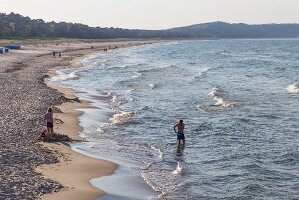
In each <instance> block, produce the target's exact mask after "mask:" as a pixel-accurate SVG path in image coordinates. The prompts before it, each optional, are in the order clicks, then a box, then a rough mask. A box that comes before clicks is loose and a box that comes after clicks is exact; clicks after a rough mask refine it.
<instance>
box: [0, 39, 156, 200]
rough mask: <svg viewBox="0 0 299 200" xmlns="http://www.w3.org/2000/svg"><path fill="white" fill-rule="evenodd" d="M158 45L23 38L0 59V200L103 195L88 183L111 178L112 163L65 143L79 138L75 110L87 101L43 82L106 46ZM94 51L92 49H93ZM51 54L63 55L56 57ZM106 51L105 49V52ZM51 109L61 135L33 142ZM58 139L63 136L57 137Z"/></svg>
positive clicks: (86, 105) (1, 41)
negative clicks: (80, 151) (73, 149)
mask: <svg viewBox="0 0 299 200" xmlns="http://www.w3.org/2000/svg"><path fill="white" fill-rule="evenodd" d="M153 42H156V41H105V42H104V41H90V40H85V41H81V40H80V41H78V40H51V41H48V40H25V41H24V40H22V41H3V40H0V44H4V43H20V44H21V45H22V50H14V51H11V52H10V53H8V54H3V55H0V84H1V86H2V87H1V88H0V93H1V94H2V95H0V101H1V104H2V106H1V107H0V125H1V126H0V127H1V128H0V153H1V159H0V167H1V170H2V171H1V172H0V179H1V183H0V197H1V198H0V199H28V200H29V199H37V198H41V199H73V200H79V199H84V200H85V199H96V197H98V196H100V195H102V194H104V193H103V191H101V190H99V189H97V188H94V187H93V186H91V185H90V183H89V180H90V179H91V178H94V177H100V176H103V175H109V174H111V173H113V171H114V170H115V169H116V167H117V166H116V165H115V164H113V163H110V162H107V161H104V160H99V159H94V158H90V157H86V156H83V155H81V154H78V153H76V152H74V151H72V150H71V149H70V147H69V145H70V144H71V143H72V142H75V141H82V140H84V139H82V138H80V137H79V136H78V134H79V132H80V130H81V127H80V126H79V125H78V116H79V115H80V112H79V111H76V110H75V109H76V108H84V107H88V106H89V105H88V102H77V101H74V100H73V98H74V96H73V94H74V91H72V90H67V89H62V88H54V87H52V88H50V87H48V86H47V85H46V84H44V79H45V78H47V77H49V75H52V74H53V71H54V70H55V68H57V67H68V66H70V67H73V66H78V62H77V61H78V58H82V56H86V55H90V54H95V53H99V52H102V51H103V49H104V48H108V49H109V48H112V49H113V48H115V47H116V46H118V48H119V47H128V46H134V45H141V44H146V43H153ZM91 47H93V48H91ZM52 51H57V52H58V51H59V52H62V57H61V58H57V57H56V58H54V57H53V56H52V55H51V53H52ZM108 51H109V50H108ZM50 106H51V107H54V113H55V114H54V118H55V122H54V127H55V129H54V131H55V132H56V133H59V134H61V135H59V137H57V138H54V140H52V141H50V142H49V141H41V142H37V141H36V138H37V137H38V135H39V134H40V132H41V131H42V130H44V129H45V127H44V121H43V119H42V115H43V114H44V113H45V111H46V109H47V107H50ZM60 136H61V137H60Z"/></svg>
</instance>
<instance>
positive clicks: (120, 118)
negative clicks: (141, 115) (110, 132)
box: [110, 111, 135, 125]
mask: <svg viewBox="0 0 299 200" xmlns="http://www.w3.org/2000/svg"><path fill="white" fill-rule="evenodd" d="M134 114H135V112H134V111H119V112H118V113H117V114H115V115H113V117H112V118H110V121H112V123H113V124H114V125H123V124H125V123H127V121H128V119H129V117H132V116H133V115H134Z"/></svg>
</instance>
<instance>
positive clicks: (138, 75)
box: [132, 72, 143, 78]
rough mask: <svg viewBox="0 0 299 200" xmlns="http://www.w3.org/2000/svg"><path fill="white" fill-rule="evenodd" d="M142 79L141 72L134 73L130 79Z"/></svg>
mask: <svg viewBox="0 0 299 200" xmlns="http://www.w3.org/2000/svg"><path fill="white" fill-rule="evenodd" d="M141 77H143V74H142V72H134V73H133V76H132V78H141Z"/></svg>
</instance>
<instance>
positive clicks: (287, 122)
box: [51, 39, 299, 200]
mask: <svg viewBox="0 0 299 200" xmlns="http://www.w3.org/2000/svg"><path fill="white" fill-rule="evenodd" d="M81 62H82V64H83V67H80V68H78V67H77V68H62V69H59V70H57V71H56V75H55V76H54V77H52V78H51V83H52V84H55V85H58V86H61V87H66V88H73V89H75V90H76V91H77V92H76V95H77V96H78V97H79V99H81V100H87V101H90V102H91V106H92V107H91V108H87V109H79V110H81V111H82V112H83V114H82V115H81V116H80V118H79V121H80V125H81V126H82V127H83V130H82V132H81V136H82V137H84V138H86V139H87V141H86V142H81V143H76V144H74V145H72V149H73V150H75V151H77V152H79V153H82V154H84V155H88V156H91V157H95V158H99V159H104V160H108V161H111V162H114V163H116V164H118V166H119V167H118V169H117V170H116V171H115V172H114V173H113V174H112V175H111V176H105V177H101V178H97V177H95V178H94V179H92V180H90V183H91V184H92V185H94V186H96V187H99V188H101V189H103V190H104V191H105V192H106V195H104V196H102V197H99V198H98V200H112V199H120V200H122V199H127V200H140V199H151V200H155V199H163V200H164V199H165V200H176V199H188V200H190V199H192V200H193V199H194V200H197V199H269V200H275V199H277V200H281V199H299V39H225V40H187V41H170V42H160V43H155V44H149V45H141V46H135V47H129V48H123V49H117V50H109V51H108V52H99V53H98V54H96V55H93V56H90V57H88V58H84V59H83V60H82V61H81ZM180 119H182V120H183V121H184V123H185V137H186V144H185V145H178V144H177V140H176V134H175V132H174V129H173V127H174V125H175V124H176V123H178V121H179V120H180Z"/></svg>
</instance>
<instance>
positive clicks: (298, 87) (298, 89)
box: [286, 82, 299, 93]
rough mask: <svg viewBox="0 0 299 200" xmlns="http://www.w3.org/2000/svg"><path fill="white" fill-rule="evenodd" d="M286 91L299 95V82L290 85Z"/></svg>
mask: <svg viewBox="0 0 299 200" xmlns="http://www.w3.org/2000/svg"><path fill="white" fill-rule="evenodd" d="M286 89H287V91H288V92H290V93H299V82H297V83H294V84H292V85H289V86H288V87H287V88H286Z"/></svg>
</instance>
